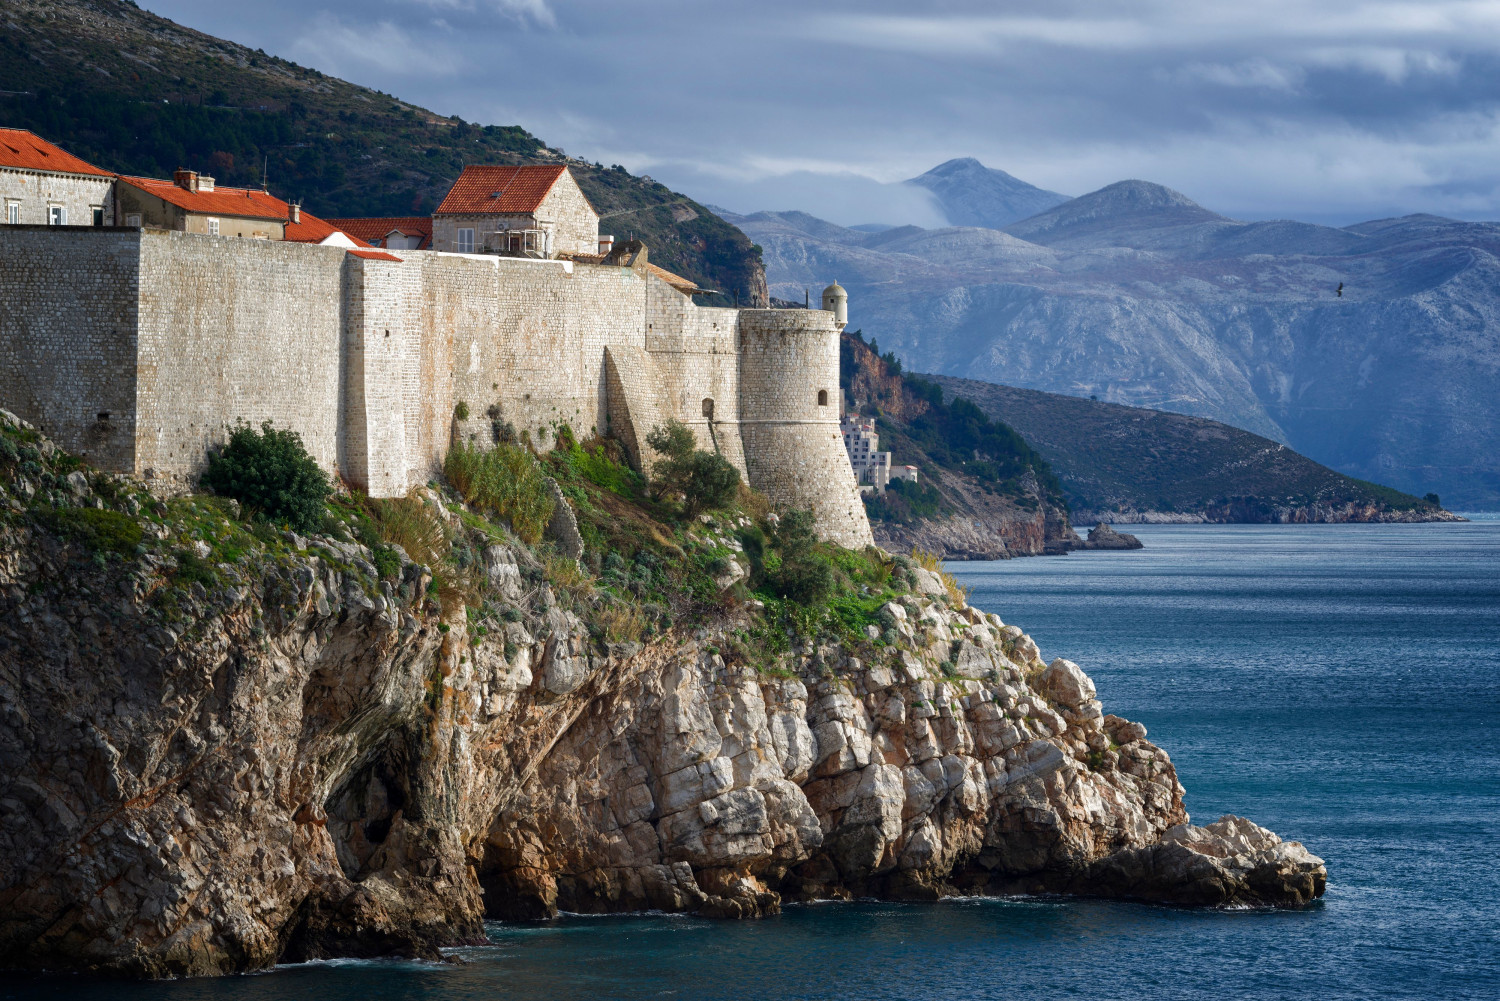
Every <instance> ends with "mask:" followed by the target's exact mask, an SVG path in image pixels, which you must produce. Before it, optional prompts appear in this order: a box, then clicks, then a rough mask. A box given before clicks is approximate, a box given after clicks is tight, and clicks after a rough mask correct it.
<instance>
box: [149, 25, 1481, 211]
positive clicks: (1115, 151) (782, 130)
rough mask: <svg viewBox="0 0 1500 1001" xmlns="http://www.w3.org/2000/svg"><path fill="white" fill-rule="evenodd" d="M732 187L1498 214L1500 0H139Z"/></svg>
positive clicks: (476, 111)
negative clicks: (930, 189) (1001, 181)
mask: <svg viewBox="0 0 1500 1001" xmlns="http://www.w3.org/2000/svg"><path fill="white" fill-rule="evenodd" d="M141 6H143V7H146V8H148V9H150V10H152V11H155V12H156V13H158V14H162V15H165V16H167V17H170V18H172V19H174V20H176V21H179V22H181V23H183V24H186V25H189V26H191V27H195V28H198V29H200V30H203V31H208V32H210V33H212V34H216V35H222V36H225V37H228V38H232V39H234V40H235V41H238V42H241V43H244V44H247V45H250V46H252V47H257V48H263V49H265V50H266V51H268V52H272V53H275V54H276V55H280V56H284V57H286V58H288V59H293V60H295V61H297V62H300V63H303V64H306V65H311V66H315V67H317V68H318V69H320V70H322V71H324V72H326V73H331V74H335V75H337V76H341V77H345V78H347V79H349V80H353V81H355V82H357V83H362V84H365V85H367V86H371V87H376V88H378V89H381V90H385V91H387V92H390V93H393V94H396V95H398V96H400V97H402V98H404V99H406V100H409V101H413V102H415V103H417V104H421V105H423V106H426V107H428V108H431V109H433V110H434V111H437V112H440V113H442V114H458V115H461V116H463V117H464V118H465V119H467V120H470V121H478V122H482V123H485V124H490V123H503V124H511V123H514V124H519V125H522V126H524V127H525V128H527V129H529V130H530V131H531V132H533V133H534V134H536V135H538V136H539V137H541V138H542V139H543V140H545V141H546V142H548V143H549V144H551V145H554V146H561V147H562V148H564V149H565V150H567V151H568V152H569V153H571V154H573V155H575V156H583V157H587V158H588V159H590V160H597V161H599V162H602V163H605V164H610V163H621V164H624V165H625V166H626V167H628V168H630V169H631V170H632V171H635V172H639V173H648V174H650V175H652V176H653V177H655V178H657V179H658V180H660V181H662V182H664V183H666V184H668V185H670V186H671V187H673V188H676V189H679V190H682V191H684V192H687V193H689V194H691V195H692V196H694V197H696V198H698V199H699V200H701V201H706V202H710V203H714V204H718V205H722V206H725V207H727V208H730V209H732V210H735V211H754V210H756V209H762V208H770V209H789V208H800V209H804V210H806V211H810V212H813V213H814V214H817V215H821V216H823V217H825V218H830V219H833V220H835V221H837V222H841V223H845V224H853V223H858V222H870V221H879V222H887V223H901V222H915V223H919V224H933V223H936V222H938V221H939V220H938V219H937V218H936V217H935V215H934V214H933V209H932V207H931V206H930V205H929V204H928V203H926V202H925V201H923V200H922V199H921V198H919V197H917V196H916V195H915V194H912V193H910V191H909V189H895V190H892V189H891V188H889V187H887V186H886V184H887V183H888V182H892V181H898V180H901V179H903V178H907V177H911V176H914V175H916V174H919V173H921V172H922V171H924V170H927V169H928V168H930V167H932V166H934V165H936V164H938V163H940V162H942V161H943V160H946V159H949V158H951V157H956V156H974V157H978V158H979V159H980V160H982V161H984V163H986V164H987V165H989V166H992V167H999V168H1001V169H1004V170H1008V171H1010V172H1011V173H1012V174H1015V175H1016V176H1018V177H1020V178H1022V179H1024V180H1027V181H1030V182H1031V183H1033V184H1037V185H1040V186H1041V187H1044V188H1051V189H1053V190H1056V191H1061V192H1063V193H1065V194H1074V195H1076V194H1082V193H1084V192H1087V191H1092V190H1094V189H1096V188H1099V187H1102V186H1103V185H1105V184H1108V183H1110V182H1112V181H1117V180H1121V179H1123V178H1128V177H1138V178H1144V179H1147V180H1151V181H1157V182H1160V183H1162V184H1166V185H1169V186H1171V187H1174V188H1177V189H1178V190H1180V191H1182V192H1184V193H1186V194H1187V195H1189V196H1190V197H1192V198H1194V199H1196V200H1198V201H1199V202H1202V203H1203V204H1205V205H1207V206H1208V207H1209V208H1212V209H1215V210H1217V211H1220V212H1224V213H1226V214H1229V215H1233V216H1237V217H1241V218H1276V217H1294V218H1302V219H1309V220H1314V221H1320V222H1337V223H1348V222H1353V221H1357V220H1360V219H1367V218H1375V217H1380V216H1388V215H1393V214H1401V213H1406V212H1419V211H1420V212H1437V213H1441V214H1444V215H1450V216H1456V217H1460V218H1470V219H1497V218H1500V0H1421V2H1412V0H1238V2H1226V0H1132V2H1126V0H1115V2H1102V0H1015V2H991V3H980V2H966V0H948V2H935V3H930V4H926V5H923V4H920V3H915V4H914V3H910V2H907V3H895V2H891V0H869V2H864V3H851V2H840V0H833V2H821V3H820V2H807V0H758V2H756V3H744V2H733V3H722V2H716V0H632V2H629V3H624V2H618V0H615V2H601V0H245V2H242V3H237V4H233V5H230V4H218V3H203V2H202V0H141Z"/></svg>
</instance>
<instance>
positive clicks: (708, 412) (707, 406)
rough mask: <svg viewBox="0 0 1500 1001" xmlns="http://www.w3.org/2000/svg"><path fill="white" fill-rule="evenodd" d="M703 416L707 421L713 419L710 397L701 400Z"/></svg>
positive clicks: (712, 403) (712, 405) (712, 406)
mask: <svg viewBox="0 0 1500 1001" xmlns="http://www.w3.org/2000/svg"><path fill="white" fill-rule="evenodd" d="M703 416H704V417H707V418H708V419H709V420H713V419H714V401H713V399H712V398H711V397H706V396H705V397H704V398H703Z"/></svg>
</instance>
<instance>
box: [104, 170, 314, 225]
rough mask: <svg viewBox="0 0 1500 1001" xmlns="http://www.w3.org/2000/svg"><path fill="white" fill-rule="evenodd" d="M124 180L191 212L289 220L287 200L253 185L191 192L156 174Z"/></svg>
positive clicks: (122, 178)
mask: <svg viewBox="0 0 1500 1001" xmlns="http://www.w3.org/2000/svg"><path fill="white" fill-rule="evenodd" d="M120 180H121V181H124V182H125V183H126V184H129V185H130V186H131V187H134V188H139V189H140V190H142V191H144V192H146V193H147V194H148V195H155V196H156V197H157V198H160V199H161V200H162V201H164V202H167V203H168V204H170V205H176V206H177V207H178V208H181V209H186V210H187V211H189V212H199V213H202V214H204V215H227V216H241V217H245V218H249V219H271V220H274V221H276V222H287V221H288V217H289V216H290V212H289V211H288V209H287V204H286V202H284V201H282V200H281V199H280V198H277V197H276V196H275V195H270V194H267V193H266V192H264V191H257V190H255V189H254V188H215V189H214V190H213V191H189V190H187V189H186V188H182V187H179V186H178V185H176V184H174V183H172V182H171V181H163V180H159V179H157V178H154V177H123V176H122V177H121V178H120Z"/></svg>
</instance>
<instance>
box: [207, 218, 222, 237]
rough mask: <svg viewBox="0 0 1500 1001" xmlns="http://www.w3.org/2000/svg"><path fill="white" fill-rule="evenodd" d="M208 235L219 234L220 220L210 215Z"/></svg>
mask: <svg viewBox="0 0 1500 1001" xmlns="http://www.w3.org/2000/svg"><path fill="white" fill-rule="evenodd" d="M208 235H209V236H218V235H219V220H217V219H215V218H214V217H213V216H209V217H208Z"/></svg>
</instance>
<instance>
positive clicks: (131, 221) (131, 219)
mask: <svg viewBox="0 0 1500 1001" xmlns="http://www.w3.org/2000/svg"><path fill="white" fill-rule="evenodd" d="M125 225H127V226H131V227H134V228H135V229H140V227H141V214H140V213H139V212H132V213H130V214H129V215H127V216H126V217H125Z"/></svg>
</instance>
